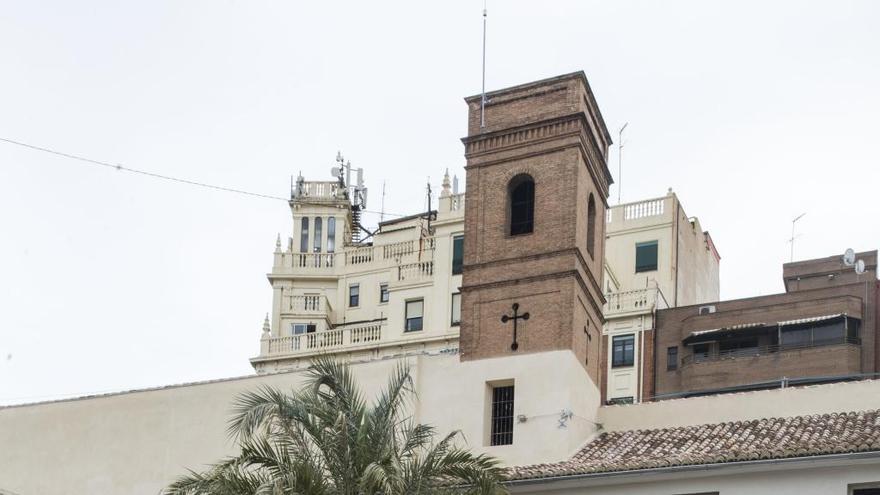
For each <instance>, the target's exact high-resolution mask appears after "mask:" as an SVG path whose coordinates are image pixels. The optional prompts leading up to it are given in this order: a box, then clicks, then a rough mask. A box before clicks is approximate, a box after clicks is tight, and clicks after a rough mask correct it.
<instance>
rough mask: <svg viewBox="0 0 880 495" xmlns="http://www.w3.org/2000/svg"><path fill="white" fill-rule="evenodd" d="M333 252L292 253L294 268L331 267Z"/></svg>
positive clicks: (333, 258) (334, 255) (333, 262)
mask: <svg viewBox="0 0 880 495" xmlns="http://www.w3.org/2000/svg"><path fill="white" fill-rule="evenodd" d="M335 257H336V254H335V253H293V254H292V259H293V267H294V268H333V266H334V264H335Z"/></svg>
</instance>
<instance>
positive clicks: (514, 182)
mask: <svg viewBox="0 0 880 495" xmlns="http://www.w3.org/2000/svg"><path fill="white" fill-rule="evenodd" d="M507 196H508V198H509V200H508V202H509V205H510V206H509V208H510V235H520V234H530V233H531V232H532V230H533V228H534V223H535V181H534V179H532V176H530V175H527V174H520V175H517V176H516V177H514V178H513V179H511V180H510V184H508V186H507Z"/></svg>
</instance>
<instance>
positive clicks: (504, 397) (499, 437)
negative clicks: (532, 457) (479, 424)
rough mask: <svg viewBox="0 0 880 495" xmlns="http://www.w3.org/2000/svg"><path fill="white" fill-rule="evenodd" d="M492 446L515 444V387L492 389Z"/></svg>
mask: <svg viewBox="0 0 880 495" xmlns="http://www.w3.org/2000/svg"><path fill="white" fill-rule="evenodd" d="M490 441H491V442H490V444H491V445H510V444H512V443H513V385H510V386H507V387H493V388H492V436H491V438H490Z"/></svg>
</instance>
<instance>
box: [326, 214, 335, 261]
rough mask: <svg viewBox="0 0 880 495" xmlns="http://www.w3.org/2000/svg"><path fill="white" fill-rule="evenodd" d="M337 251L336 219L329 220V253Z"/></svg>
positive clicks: (330, 218)
mask: <svg viewBox="0 0 880 495" xmlns="http://www.w3.org/2000/svg"><path fill="white" fill-rule="evenodd" d="M334 251H336V217H329V218H327V252H328V253H332V252H334Z"/></svg>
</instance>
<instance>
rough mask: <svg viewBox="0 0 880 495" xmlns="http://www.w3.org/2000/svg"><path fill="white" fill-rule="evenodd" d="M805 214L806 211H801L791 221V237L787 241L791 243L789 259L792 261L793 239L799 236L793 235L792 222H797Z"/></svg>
mask: <svg viewBox="0 0 880 495" xmlns="http://www.w3.org/2000/svg"><path fill="white" fill-rule="evenodd" d="M806 214H807V213H806V212H804V213H801V214H800V215H798V216H796V217H795V218H794V220H792V221H791V238H790V239H789V240H788V242H790V243H791V261H792V262H793V261H794V240H795V239H797V238H798V237H799V236H796V235H794V224H795V222H797V221H798V220H800V219H801V218H803V217H804V215H806Z"/></svg>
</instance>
